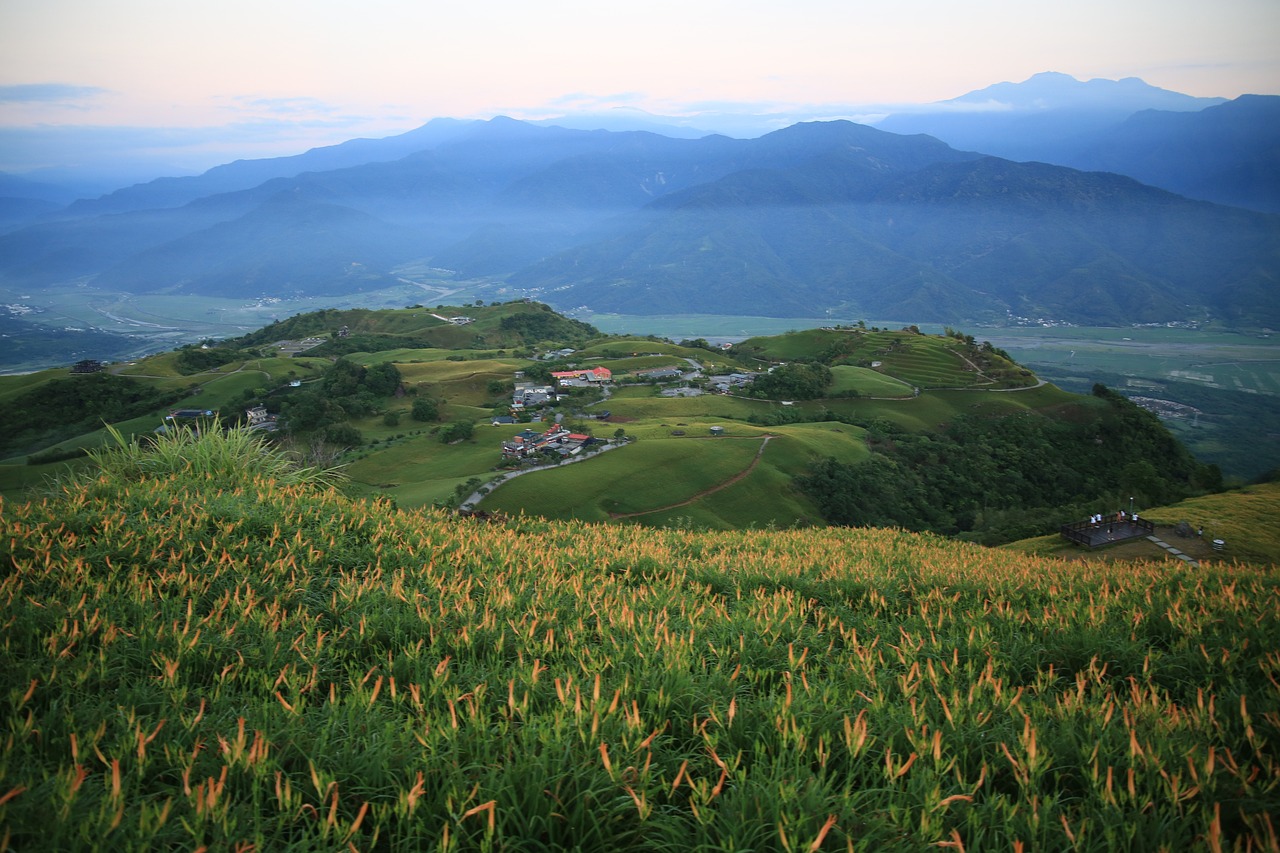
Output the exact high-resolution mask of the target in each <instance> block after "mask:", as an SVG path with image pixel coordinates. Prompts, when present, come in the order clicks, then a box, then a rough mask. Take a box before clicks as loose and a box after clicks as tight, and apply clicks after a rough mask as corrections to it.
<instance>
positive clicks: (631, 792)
mask: <svg viewBox="0 0 1280 853" xmlns="http://www.w3.org/2000/svg"><path fill="white" fill-rule="evenodd" d="M170 467H171V470H145V471H141V470H140V471H139V472H135V473H129V472H127V471H125V470H124V469H122V468H117V469H110V468H107V469H105V470H104V471H103V473H102V474H101V475H100V476H98V477H97V478H96V479H93V478H81V479H79V480H75V481H68V482H66V483H64V484H62V485H61V486H60V487H58V488H57V489H55V490H54V491H53V492H52V493H51V494H50V495H49V496H48V497H46V498H43V499H41V500H38V501H34V502H31V503H26V504H13V503H6V504H3V505H0V552H3V553H0V709H2V710H0V717H2V723H3V729H2V731H0V739H2V742H3V746H2V748H0V848H3V849H12V850H88V849H111V850H125V851H127V850H161V849H184V850H202V849H203V850H239V851H248V850H258V851H280V850H286V851H290V850H297V851H302V850H555V849H580V850H726V851H727V850H786V851H801V850H804V851H816V850H848V849H854V850H924V849H941V850H957V851H963V850H970V851H975V850H1028V851H1031V850H1037V851H1039V850H1116V849H1124V850H1169V851H1184V850H1209V851H1218V850H1259V851H1263V850H1276V849H1277V833H1278V832H1280V826H1278V825H1277V824H1278V823H1280V819H1278V818H1277V817H1276V815H1277V814H1280V750H1278V745H1280V582H1278V581H1280V574H1278V573H1277V571H1276V569H1275V568H1274V567H1258V566H1252V565H1247V564H1236V565H1227V566H1214V567H1203V568H1188V567H1186V566H1182V565H1173V564H1170V563H1151V564H1133V565H1126V566H1123V567H1118V566H1115V565H1106V564H1100V563H1099V564H1082V563H1067V562H1065V561H1058V560H1052V559H1045V558H1035V557H1027V556H1024V555H1018V554H1012V553H1007V552H1000V551H994V550H986V549H982V548H978V547H973V546H967V545H962V544H957V543H955V542H950V541H947V540H944V539H941V538H935V537H930V536H922V535H915V534H908V533H904V532H900V531H895V530H821V531H813V530H794V531H748V532H736V533H717V532H693V531H687V530H676V529H658V530H654V529H641V528H638V527H629V526H605V525H592V524H583V523H560V522H555V523H553V522H547V521H543V520H539V519H533V518H515V519H511V520H508V521H502V522H495V523H488V524H486V523H479V522H476V521H474V520H466V519H457V518H454V517H452V516H448V515H443V514H433V513H429V512H418V511H413V512H405V511H399V510H396V509H395V508H393V507H391V506H390V505H388V504H386V503H377V502H361V501H353V500H351V499H349V498H346V497H343V496H342V495H341V494H340V493H339V492H338V491H336V490H334V488H333V487H332V486H331V485H328V484H326V483H324V482H308V481H306V480H305V479H304V480H303V481H300V482H296V483H286V482H284V481H282V480H281V479H279V478H278V477H274V476H268V475H266V474H262V473H255V472H253V471H252V470H250V469H249V468H246V470H245V471H244V472H243V473H242V474H236V473H235V471H232V472H231V473H230V474H228V473H226V472H225V471H224V472H221V473H219V472H218V471H209V470H203V471H202V470H200V468H199V467H198V466H186V467H185V468H184V466H182V465H176V466H170ZM232 467H234V466H232Z"/></svg>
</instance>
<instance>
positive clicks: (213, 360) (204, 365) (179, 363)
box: [175, 344, 244, 376]
mask: <svg viewBox="0 0 1280 853" xmlns="http://www.w3.org/2000/svg"><path fill="white" fill-rule="evenodd" d="M242 358H244V356H243V355H242V354H241V353H240V352H239V351H238V350H234V349H230V348H228V347H218V346H208V345H205V346H200V345H197V344H190V345H188V346H185V347H182V348H181V349H180V350H178V357H177V359H176V360H175V366H176V367H177V368H178V372H179V373H181V374H182V375H184V376H190V375H191V374H192V373H201V372H203V371H205V370H212V369H213V368H215V367H221V366H222V365H224V364H230V363H231V362H233V361H239V360H240V359H242Z"/></svg>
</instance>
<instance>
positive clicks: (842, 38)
mask: <svg viewBox="0 0 1280 853" xmlns="http://www.w3.org/2000/svg"><path fill="white" fill-rule="evenodd" d="M1277 37H1280V2H1278V0H1215V2H1214V3H1209V2H1205V0H1078V1H1075V0H1073V2H1063V0H1057V2H1043V0H968V2H963V3H961V2H959V0H933V2H926V1H925V0H893V2H886V0H877V2H863V0H843V2H840V0H786V2H782V0H771V2H765V0H734V2H728V0H679V1H678V2H676V0H650V2H647V3H635V4H623V3H611V2H608V0H593V2H579V0H542V2H538V3H530V2H527V0H523V2H512V0H475V2H471V3H465V4H464V3H458V2H451V3H443V2H436V0H362V2H361V3H359V4H355V3H351V2H347V0H220V2H217V3H207V2H206V3H197V2H193V0H0V171H9V172H27V171H29V170H31V169H35V168H38V167H75V166H77V165H78V166H80V167H84V168H88V164H90V163H100V164H101V163H110V162H115V163H116V164H117V165H119V166H120V168H124V167H125V165H126V164H131V163H134V162H140V163H141V162H146V163H149V164H151V165H149V166H148V168H157V167H158V165H157V164H163V166H164V167H165V168H167V169H169V173H181V172H193V171H199V170H203V169H205V168H208V167H210V166H213V165H216V164H218V163H222V162H227V161H229V160H232V159H237V158H242V157H260V156H274V155H278V154H292V153H298V152H300V151H304V150H306V149H307V148H310V147H314V146H316V145H327V144H334V143H337V142H340V141H343V140H346V139H351V138H354V137H361V136H364V137H378V136H387V135H391V134H394V133H399V132H403V131H406V130H410V129H412V128H414V127H417V126H419V125H421V124H423V123H425V122H426V121H428V120H430V119H431V118H435V117H440V116H450V117H455V118H487V117H491V116H494V115H510V116H513V117H516V118H530V119H534V118H548V117H554V116H559V115H564V114H566V113H582V112H598V111H606V110H624V109H625V110H641V111H645V112H648V113H653V114H656V115H662V116H680V117H685V118H686V120H687V123H689V124H691V125H693V126H698V125H699V120H700V119H702V120H703V123H711V122H712V120H713V118H714V117H716V116H727V115H749V116H766V117H768V118H767V119H765V120H766V121H772V122H774V123H776V124H778V125H783V124H790V123H792V122H793V121H796V120H804V119H811V118H845V117H848V118H855V119H856V118H859V117H864V116H871V115H875V114H883V113H884V112H885V111H888V110H891V109H895V108H905V107H906V106H908V105H912V104H924V103H930V102H934V101H940V100H945V99H950V98H955V97H958V96H960V95H963V94H965V93H966V92H969V91H972V90H975V89H980V88H983V87H985V86H988V85H991V84H993V83H998V82H1002V81H1013V82H1016V81H1021V80H1025V79H1026V78H1028V77H1030V76H1032V75H1033V74H1036V73H1038V72H1042V71H1057V72H1062V73H1066V74H1070V75H1072V76H1074V77H1076V78H1077V79H1080V80H1088V79H1092V78H1107V79H1119V78H1123V77H1140V78H1142V79H1143V80H1145V81H1146V82H1148V83H1150V84H1152V85H1154V86H1159V87H1162V88H1166V89H1172V90H1175V91H1179V92H1183V93H1186V94H1190V95H1198V96H1213V97H1225V98H1233V97H1236V96H1238V95H1241V94H1246V93H1253V94H1278V93H1280V51H1277V50H1276V48H1275V44H1276V41H1277Z"/></svg>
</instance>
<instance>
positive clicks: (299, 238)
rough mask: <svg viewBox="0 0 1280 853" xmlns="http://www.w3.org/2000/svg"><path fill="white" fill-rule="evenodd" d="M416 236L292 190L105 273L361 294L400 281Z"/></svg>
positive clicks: (257, 289)
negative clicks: (407, 247)
mask: <svg viewBox="0 0 1280 853" xmlns="http://www.w3.org/2000/svg"><path fill="white" fill-rule="evenodd" d="M408 239H409V235H405V234H401V233H398V230H397V229H396V228H395V227H393V226H391V225H389V224H388V223H386V222H384V221H381V220H379V219H376V218H374V217H372V216H369V215H367V214H364V213H361V212H359V211H355V210H352V209H350V208H347V207H343V206H341V205H336V204H331V203H329V202H327V201H325V200H324V199H321V198H316V197H308V195H307V194H305V193H303V192H301V191H298V190H290V191H285V192H280V193H277V194H275V195H273V196H272V197H271V198H269V199H267V200H266V201H265V202H264V203H263V204H261V205H259V206H257V207H255V208H254V209H252V210H250V211H249V212H248V213H245V214H244V215H243V216H239V217H237V218H235V219H232V220H230V221H225V222H219V223H218V224H216V225H213V226H210V227H209V228H206V229H203V230H201V231H197V232H194V233H191V234H186V235H184V236H182V237H179V238H177V239H174V240H171V241H169V242H166V243H164V244H162V245H159V246H155V247H153V248H149V249H147V250H145V251H143V252H140V253H138V254H136V255H133V256H131V257H130V258H128V259H127V260H125V261H123V262H121V263H118V264H116V265H114V266H112V267H110V268H109V269H107V270H105V271H104V272H103V273H102V274H101V275H99V276H98V277H97V278H96V279H95V281H96V283H97V284H99V285H101V286H104V287H108V288H117V289H120V290H129V291H135V292H147V291H158V290H163V291H168V292H180V293H217V294H219V295H222V296H257V295H260V294H270V295H280V294H289V295H294V294H309V295H329V294H335V293H358V292H360V291H363V290H376V289H379V288H383V287H388V286H390V285H391V284H394V283H395V279H394V278H393V277H392V276H390V275H389V274H388V272H387V271H388V269H389V268H390V267H391V266H393V265H394V264H395V263H396V262H397V261H398V260H400V259H401V258H402V248H401V247H402V246H403V244H404V243H405V242H406V241H407V240H408Z"/></svg>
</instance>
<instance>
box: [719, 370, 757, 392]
mask: <svg viewBox="0 0 1280 853" xmlns="http://www.w3.org/2000/svg"><path fill="white" fill-rule="evenodd" d="M754 379H755V377H754V376H752V375H751V374H750V373H725V374H719V375H717V376H712V377H710V378H709V381H710V382H711V387H713V388H714V389H715V390H717V391H719V392H720V393H721V394H724V393H726V392H728V390H729V389H730V388H741V387H743V386H745V385H750V384H751V382H752V380H754Z"/></svg>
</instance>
